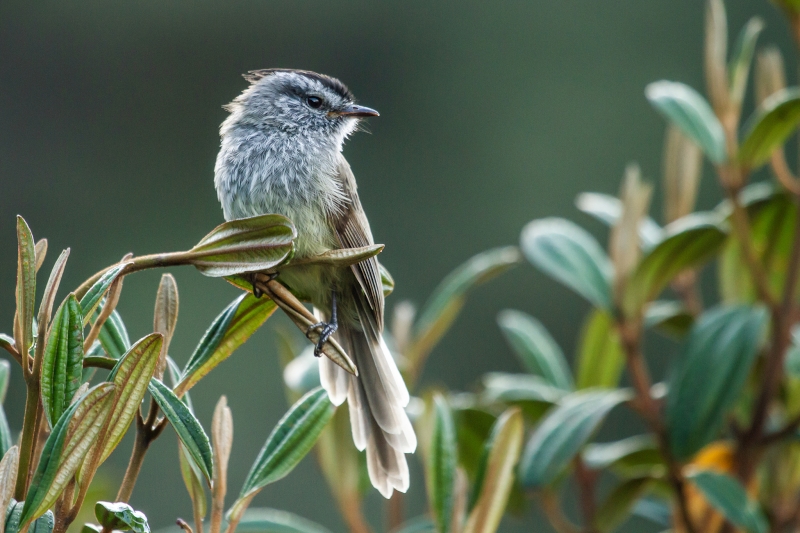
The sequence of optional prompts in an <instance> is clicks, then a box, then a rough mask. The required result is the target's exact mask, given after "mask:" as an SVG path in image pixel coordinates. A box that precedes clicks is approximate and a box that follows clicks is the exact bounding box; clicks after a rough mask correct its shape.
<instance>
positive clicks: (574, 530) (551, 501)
mask: <svg viewBox="0 0 800 533" xmlns="http://www.w3.org/2000/svg"><path fill="white" fill-rule="evenodd" d="M539 504H540V505H541V507H542V511H543V512H544V515H545V516H546V517H547V520H548V521H549V522H550V525H552V526H553V529H555V530H556V531H557V532H558V533H580V529H579V528H578V526H576V525H575V524H573V523H572V522H570V521H569V519H568V518H567V517H566V516H564V512H563V511H562V510H561V506H560V505H559V503H558V497H557V496H556V495H555V494H554V493H553V492H551V491H544V492H542V493H541V494H540V498H539Z"/></svg>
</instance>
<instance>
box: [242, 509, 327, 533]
mask: <svg viewBox="0 0 800 533" xmlns="http://www.w3.org/2000/svg"><path fill="white" fill-rule="evenodd" d="M236 531H237V532H238V533H330V531H329V530H328V529H326V528H324V527H322V526H321V525H319V524H317V523H315V522H312V521H311V520H307V519H305V518H303V517H301V516H297V515H296V514H294V513H290V512H287V511H279V510H277V509H268V508H261V509H248V510H247V512H246V513H244V516H243V517H242V520H241V522H239V525H238V527H237V528H236Z"/></svg>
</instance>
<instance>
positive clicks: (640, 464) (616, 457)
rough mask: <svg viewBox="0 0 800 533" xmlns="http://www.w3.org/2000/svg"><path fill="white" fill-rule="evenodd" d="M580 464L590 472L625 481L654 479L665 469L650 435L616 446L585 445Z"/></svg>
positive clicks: (621, 442)
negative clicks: (607, 472) (609, 473)
mask: <svg viewBox="0 0 800 533" xmlns="http://www.w3.org/2000/svg"><path fill="white" fill-rule="evenodd" d="M583 461H584V463H586V466H587V467H589V468H591V469H592V470H607V469H608V470H612V471H614V472H615V473H617V474H619V475H622V476H624V477H631V478H633V477H649V476H653V477H657V476H659V475H661V474H663V473H664V472H665V468H666V465H665V463H664V459H663V458H662V457H661V453H660V452H659V450H658V445H657V443H656V440H655V437H654V436H653V435H635V436H633V437H628V438H626V439H622V440H618V441H615V442H606V443H602V444H587V445H586V447H585V448H584V450H583Z"/></svg>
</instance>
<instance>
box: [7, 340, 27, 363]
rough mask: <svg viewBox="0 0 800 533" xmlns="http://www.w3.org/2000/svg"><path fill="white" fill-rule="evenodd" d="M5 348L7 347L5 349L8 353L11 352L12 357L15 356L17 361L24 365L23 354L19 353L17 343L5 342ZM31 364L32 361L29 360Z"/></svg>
mask: <svg viewBox="0 0 800 533" xmlns="http://www.w3.org/2000/svg"><path fill="white" fill-rule="evenodd" d="M3 348H4V349H5V351H7V352H8V353H10V354H11V357H13V358H14V360H15V361H16V362H17V363H19V364H20V366H22V356H21V355H20V354H19V352H18V351H17V347H16V345H15V344H6V343H3ZM29 364H30V362H29Z"/></svg>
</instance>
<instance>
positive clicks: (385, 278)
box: [378, 261, 394, 298]
mask: <svg viewBox="0 0 800 533" xmlns="http://www.w3.org/2000/svg"><path fill="white" fill-rule="evenodd" d="M378 270H380V272H381V285H382V286H383V296H384V298H385V297H386V296H389V295H390V294H392V291H394V278H393V277H392V275H391V274H389V271H388V270H386V267H385V266H383V265H382V264H381V263H380V261H379V262H378Z"/></svg>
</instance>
